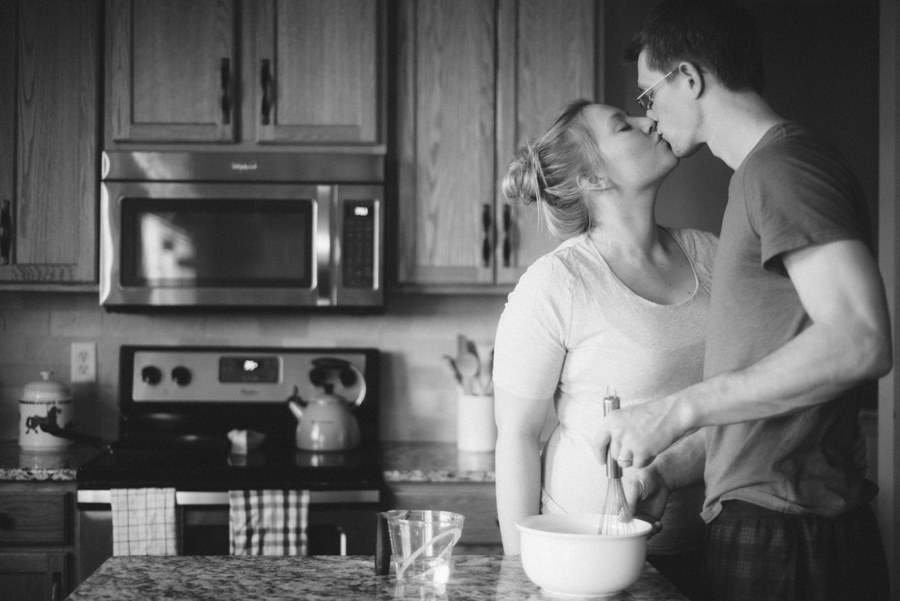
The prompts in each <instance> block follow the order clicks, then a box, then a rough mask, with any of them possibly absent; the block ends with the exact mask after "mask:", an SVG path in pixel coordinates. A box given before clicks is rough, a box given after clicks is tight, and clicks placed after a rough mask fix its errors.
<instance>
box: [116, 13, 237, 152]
mask: <svg viewBox="0 0 900 601" xmlns="http://www.w3.org/2000/svg"><path fill="white" fill-rule="evenodd" d="M236 34H237V26H236V22H235V7H234V0H190V2H185V1H184V0H110V1H109V3H108V5H107V36H108V42H107V78H108V103H109V106H108V107H107V110H106V113H107V122H108V127H109V136H110V137H111V139H109V140H107V141H108V142H110V143H115V142H232V141H234V139H235V138H234V136H235V127H234V115H235V91H236V89H237V86H236V82H235V38H236Z"/></svg>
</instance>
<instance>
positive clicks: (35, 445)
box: [19, 371, 75, 451]
mask: <svg viewBox="0 0 900 601" xmlns="http://www.w3.org/2000/svg"><path fill="white" fill-rule="evenodd" d="M50 376H51V372H49V371H42V372H41V379H40V380H38V381H37V382H31V383H29V384H26V385H25V389H24V390H23V391H22V398H21V400H19V446H21V447H22V448H23V449H28V450H33V451H41V450H48V451H50V450H54V449H59V448H62V447H65V446H66V445H68V444H70V442H71V441H70V440H68V439H65V438H60V437H59V436H54V435H52V434H50V433H49V432H44V431H43V430H42V429H41V424H49V425H57V426H59V427H60V428H65V427H67V426H70V424H71V423H72V419H73V417H74V411H75V409H74V406H73V401H72V393H71V392H70V391H69V388H68V387H67V386H66V385H65V384H63V383H62V382H58V381H56V380H53V379H51V378H50ZM70 427H71V426H70Z"/></svg>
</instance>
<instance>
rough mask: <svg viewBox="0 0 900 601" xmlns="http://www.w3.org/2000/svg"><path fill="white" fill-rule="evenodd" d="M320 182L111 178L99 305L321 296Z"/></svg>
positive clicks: (288, 302)
mask: <svg viewBox="0 0 900 601" xmlns="http://www.w3.org/2000/svg"><path fill="white" fill-rule="evenodd" d="M320 188H322V187H321V186H319V187H317V186H306V185H283V184H252V185H251V184H183V183H134V182H104V184H103V194H102V196H101V228H102V229H101V264H102V266H103V269H102V270H101V271H102V277H101V286H100V288H101V304H103V305H106V306H127V305H149V306H191V305H198V306H206V305H209V306H216V305H221V306H242V305H246V306H277V305H283V306H294V305H296V306H304V305H319V304H322V300H321V298H322V295H321V293H320V291H319V286H320V283H321V282H320V266H319V264H320V263H321V254H322V251H321V249H320V248H318V246H317V245H321V244H322V242H323V238H322V236H321V235H320V234H321V232H320V227H321V226H320V224H319V222H320V217H321V214H322V209H323V207H320V203H321V199H322V198H323V194H322V191H321V189H320ZM324 197H325V198H327V195H324ZM326 213H330V210H329V211H326ZM327 252H330V251H327ZM327 300H328V299H327V298H326V302H327Z"/></svg>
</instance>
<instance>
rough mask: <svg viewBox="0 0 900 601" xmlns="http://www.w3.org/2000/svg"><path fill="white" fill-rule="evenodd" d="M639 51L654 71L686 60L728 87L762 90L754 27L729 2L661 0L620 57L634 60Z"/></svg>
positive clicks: (742, 11) (757, 36)
mask: <svg viewBox="0 0 900 601" xmlns="http://www.w3.org/2000/svg"><path fill="white" fill-rule="evenodd" d="M642 50H646V51H647V53H646V55H647V63H648V65H649V66H650V68H651V69H653V70H655V71H659V72H661V73H665V72H668V71H671V70H672V69H673V68H674V67H675V65H676V64H677V63H679V62H680V61H687V62H690V63H693V64H694V65H695V66H697V67H699V68H701V69H703V70H705V71H708V72H709V73H711V74H712V75H714V76H715V77H716V79H718V80H719V81H720V82H721V83H722V85H724V86H725V87H726V88H728V89H730V90H734V91H741V90H747V89H751V90H755V91H756V92H762V88H763V66H762V43H761V40H760V33H759V25H758V24H757V23H756V20H755V19H754V18H753V16H752V15H751V14H750V13H749V12H748V11H747V10H746V9H745V8H743V7H741V6H739V5H737V4H734V3H733V2H730V1H728V0H664V1H663V2H661V3H660V4H658V5H657V6H656V7H655V8H654V9H653V11H652V12H651V13H650V18H649V20H648V21H647V23H646V24H645V25H644V27H643V28H642V29H641V30H640V31H638V33H637V34H636V35H635V36H634V39H633V40H632V41H631V44H630V45H629V46H628V48H627V49H626V50H625V60H627V61H636V60H637V59H638V55H639V54H640V53H641V51H642Z"/></svg>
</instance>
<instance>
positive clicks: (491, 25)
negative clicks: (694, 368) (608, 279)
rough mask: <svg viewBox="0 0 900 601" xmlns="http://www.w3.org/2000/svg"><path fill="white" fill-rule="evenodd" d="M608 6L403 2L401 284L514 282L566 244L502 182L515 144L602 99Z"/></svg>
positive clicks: (517, 0)
mask: <svg viewBox="0 0 900 601" xmlns="http://www.w3.org/2000/svg"><path fill="white" fill-rule="evenodd" d="M600 7H601V4H600V3H599V2H597V1H596V0H494V1H490V2H488V1H485V0H403V1H402V2H400V3H398V4H397V5H396V8H395V10H396V11H397V14H395V15H392V17H391V20H392V22H395V23H396V27H397V30H396V36H395V38H396V40H397V42H396V48H395V49H393V52H394V53H396V56H397V62H398V67H397V82H396V85H397V90H396V97H397V149H396V152H397V161H396V163H397V195H398V197H399V198H398V205H399V208H398V221H399V225H398V236H399V243H398V245H399V247H398V255H399V256H398V259H399V268H398V274H397V279H398V283H399V284H400V285H401V288H402V287H403V286H409V287H410V288H416V287H417V286H425V287H426V288H427V287H429V286H430V287H432V288H434V289H435V290H441V287H443V289H446V290H454V289H459V290H462V291H471V290H472V289H473V286H472V285H475V286H474V288H475V289H484V288H485V286H487V287H490V286H494V285H502V286H507V287H508V286H509V285H512V284H515V283H516V282H517V281H518V279H519V276H520V275H521V274H522V273H523V272H524V270H525V269H526V268H527V267H528V266H529V265H530V264H531V263H532V262H533V261H534V260H535V259H537V258H538V257H540V256H541V255H543V254H545V253H546V252H548V251H550V250H552V249H553V248H555V247H556V246H557V245H558V244H559V241H558V240H554V239H552V238H551V237H550V236H549V234H548V233H547V232H546V229H545V228H544V229H540V228H539V226H538V220H537V212H536V208H535V206H534V205H530V206H528V207H521V206H516V207H510V206H509V205H508V204H507V203H506V200H505V199H504V198H503V195H502V190H501V188H500V181H501V180H502V177H503V175H504V174H505V173H506V169H507V166H508V165H509V163H510V162H511V161H512V160H513V159H514V157H515V152H516V149H517V148H519V147H521V146H523V145H524V144H525V142H526V141H527V140H529V139H532V138H535V137H537V136H539V135H540V134H542V133H543V132H544V131H545V130H546V129H547V127H549V125H550V124H551V122H552V120H553V118H554V116H555V115H556V114H557V113H558V112H559V111H560V110H561V109H562V108H563V106H565V105H566V104H567V103H569V102H570V101H572V100H576V99H579V98H587V99H594V98H598V97H599V95H600V94H599V84H598V82H600V81H602V77H601V76H602V64H603V63H602V50H601V48H602V44H601V40H600V39H599V38H600V32H601V28H600V26H599V25H600V20H601V15H600ZM460 286H462V288H460ZM466 286H468V287H466ZM454 287H455V288H454Z"/></svg>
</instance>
